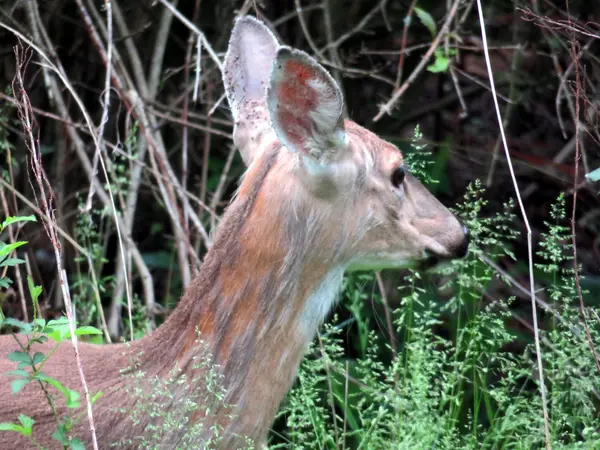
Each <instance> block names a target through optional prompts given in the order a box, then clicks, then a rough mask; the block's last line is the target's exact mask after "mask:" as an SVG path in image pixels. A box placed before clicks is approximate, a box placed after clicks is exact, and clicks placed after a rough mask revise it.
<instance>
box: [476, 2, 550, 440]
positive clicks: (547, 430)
mask: <svg viewBox="0 0 600 450" xmlns="http://www.w3.org/2000/svg"><path fill="white" fill-rule="evenodd" d="M477 12H478V14H479V24H480V26H481V40H482V42H483V50H484V56H485V63H486V66H487V71H488V75H489V79H490V87H491V88H492V98H493V99H494V107H495V110H496V117H497V119H498V127H499V128H500V135H501V136H502V143H503V145H504V153H505V155H506V161H507V163H508V170H509V172H510V176H511V179H512V182H513V186H514V189H515V194H516V196H517V201H518V202H519V208H520V210H521V215H522V217H523V222H524V223H525V228H526V229H527V254H528V263H529V289H530V292H529V295H530V297H531V313H532V316H533V335H534V339H535V350H536V353H537V365H538V375H539V380H540V391H541V396H542V409H543V414H544V436H545V440H546V449H547V450H550V449H551V446H550V419H549V418H548V405H547V402H546V386H545V383H544V367H543V363H542V349H541V347H540V333H539V328H538V322H537V307H536V304H535V284H534V283H535V280H534V277H533V244H532V242H531V227H530V226H529V219H528V218H527V213H526V212H525V206H524V205H523V200H522V199H521V193H520V191H519V185H518V184H517V178H516V176H515V171H514V168H513V165H512V161H511V158H510V152H509V151H508V144H507V142H506V136H505V134H504V127H503V126H502V116H501V114H500V106H499V105H498V98H497V96H496V86H495V84H494V76H493V73H492V63H491V61H490V54H489V51H488V49H487V35H486V32H485V21H484V19H483V8H482V7H481V0H477Z"/></svg>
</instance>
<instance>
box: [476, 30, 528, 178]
mask: <svg viewBox="0 0 600 450" xmlns="http://www.w3.org/2000/svg"><path fill="white" fill-rule="evenodd" d="M513 37H514V38H515V39H516V36H515V35H514V34H513ZM520 54H521V52H520V51H519V50H515V52H514V53H513V57H512V61H511V64H510V87H509V90H508V99H507V100H508V105H506V110H505V111H504V121H503V123H502V127H503V128H506V127H507V126H508V122H509V120H510V116H511V115H512V110H513V108H514V106H515V102H513V101H511V99H512V98H513V97H514V96H515V91H516V83H515V79H516V77H515V72H516V70H517V64H518V63H519V60H520V58H519V56H520ZM499 152H500V137H498V138H497V139H496V142H495V143H494V149H493V150H492V160H491V161H490V169H489V171H488V176H487V178H486V180H485V187H486V188H488V189H489V188H490V186H491V185H492V182H493V180H494V172H495V170H496V164H497V162H498V153H499Z"/></svg>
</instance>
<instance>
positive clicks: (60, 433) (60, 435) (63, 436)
mask: <svg viewBox="0 0 600 450" xmlns="http://www.w3.org/2000/svg"><path fill="white" fill-rule="evenodd" d="M52 438H53V439H56V440H57V441H58V442H60V443H61V444H62V445H68V444H69V440H68V439H67V433H66V431H65V427H64V425H59V427H58V429H57V430H56V431H55V432H54V433H52Z"/></svg>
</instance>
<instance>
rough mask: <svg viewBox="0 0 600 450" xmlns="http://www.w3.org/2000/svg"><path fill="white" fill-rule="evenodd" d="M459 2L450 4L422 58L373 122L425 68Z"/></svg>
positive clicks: (456, 0)
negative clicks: (437, 31)
mask: <svg viewBox="0 0 600 450" xmlns="http://www.w3.org/2000/svg"><path fill="white" fill-rule="evenodd" d="M460 2H461V0H454V3H453V4H452V8H450V11H449V12H448V17H446V20H445V21H444V24H443V25H442V27H441V28H440V31H439V33H438V34H437V36H436V37H435V39H434V40H433V42H432V43H431V45H430V46H429V50H427V52H426V53H425V56H423V59H421V61H420V62H419V64H418V65H417V67H415V69H414V70H413V71H412V73H411V74H410V75H409V77H408V78H407V79H406V81H405V82H404V83H403V84H402V86H401V87H400V89H398V90H397V91H396V92H394V95H392V98H390V99H389V100H388V101H387V102H386V103H385V104H384V105H382V106H381V107H380V108H379V112H378V113H377V115H376V116H375V117H374V118H373V121H374V122H377V121H378V120H379V119H381V117H382V116H383V115H384V114H390V113H391V109H392V107H393V106H394V104H395V103H396V102H397V101H398V100H399V99H400V97H402V95H403V94H404V92H406V90H407V89H408V88H409V86H410V85H411V84H412V83H413V82H414V81H415V79H416V78H417V76H419V74H420V73H421V71H422V70H423V69H424V68H425V66H426V65H427V63H428V62H429V58H431V55H433V52H434V51H435V50H436V49H437V48H438V46H439V44H440V41H441V40H442V37H444V35H445V34H446V31H448V28H449V27H450V24H451V23H452V19H453V18H454V15H455V14H456V11H458V6H459V5H460Z"/></svg>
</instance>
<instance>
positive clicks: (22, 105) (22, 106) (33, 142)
mask: <svg viewBox="0 0 600 450" xmlns="http://www.w3.org/2000/svg"><path fill="white" fill-rule="evenodd" d="M15 57H16V60H17V70H16V74H15V79H14V80H13V95H14V96H15V98H17V99H19V119H20V121H21V123H22V125H23V131H24V134H25V138H26V145H27V147H28V149H29V152H30V153H31V168H32V170H33V173H34V176H35V180H36V182H37V186H38V190H39V194H40V196H39V200H38V201H40V202H41V203H42V205H43V212H44V214H45V215H46V217H47V218H48V221H50V222H55V218H54V213H53V208H52V206H51V202H52V197H51V195H49V194H48V193H47V192H46V189H47V188H49V187H50V182H49V181H48V179H47V178H46V174H45V172H44V169H43V166H42V155H41V152H40V148H39V141H38V139H36V138H35V137H34V129H35V128H36V124H35V117H34V116H33V111H32V110H31V108H29V105H30V101H29V96H28V95H27V92H26V90H25V83H24V80H23V75H24V72H25V70H26V66H27V62H28V60H29V56H28V55H27V54H26V53H23V51H22V50H21V49H20V48H19V47H18V46H17V47H15ZM44 228H45V230H46V234H47V235H48V238H49V239H50V242H51V243H52V247H53V248H54V256H55V260H56V268H57V272H58V277H59V279H60V287H61V289H62V292H63V298H64V302H65V310H66V314H67V321H68V324H69V331H70V333H71V344H72V345H73V349H74V351H75V361H76V363H77V368H78V370H79V377H80V379H81V385H82V387H83V392H84V395H85V400H86V405H87V417H88V422H89V427H90V432H91V435H92V445H93V447H94V450H98V441H97V439H96V427H95V425H94V415H93V412H92V402H91V397H90V392H89V389H88V385H87V381H86V379H85V374H84V371H83V363H82V361H81V358H80V356H79V347H78V341H77V334H76V333H75V329H76V324H75V319H74V318H73V312H74V309H73V304H72V302H71V293H70V291H69V282H68V280H67V273H66V271H65V270H64V269H63V266H62V260H63V258H62V248H61V247H60V240H59V238H58V234H57V233H56V231H55V229H54V228H53V227H50V226H46V225H45V224H44Z"/></svg>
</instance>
